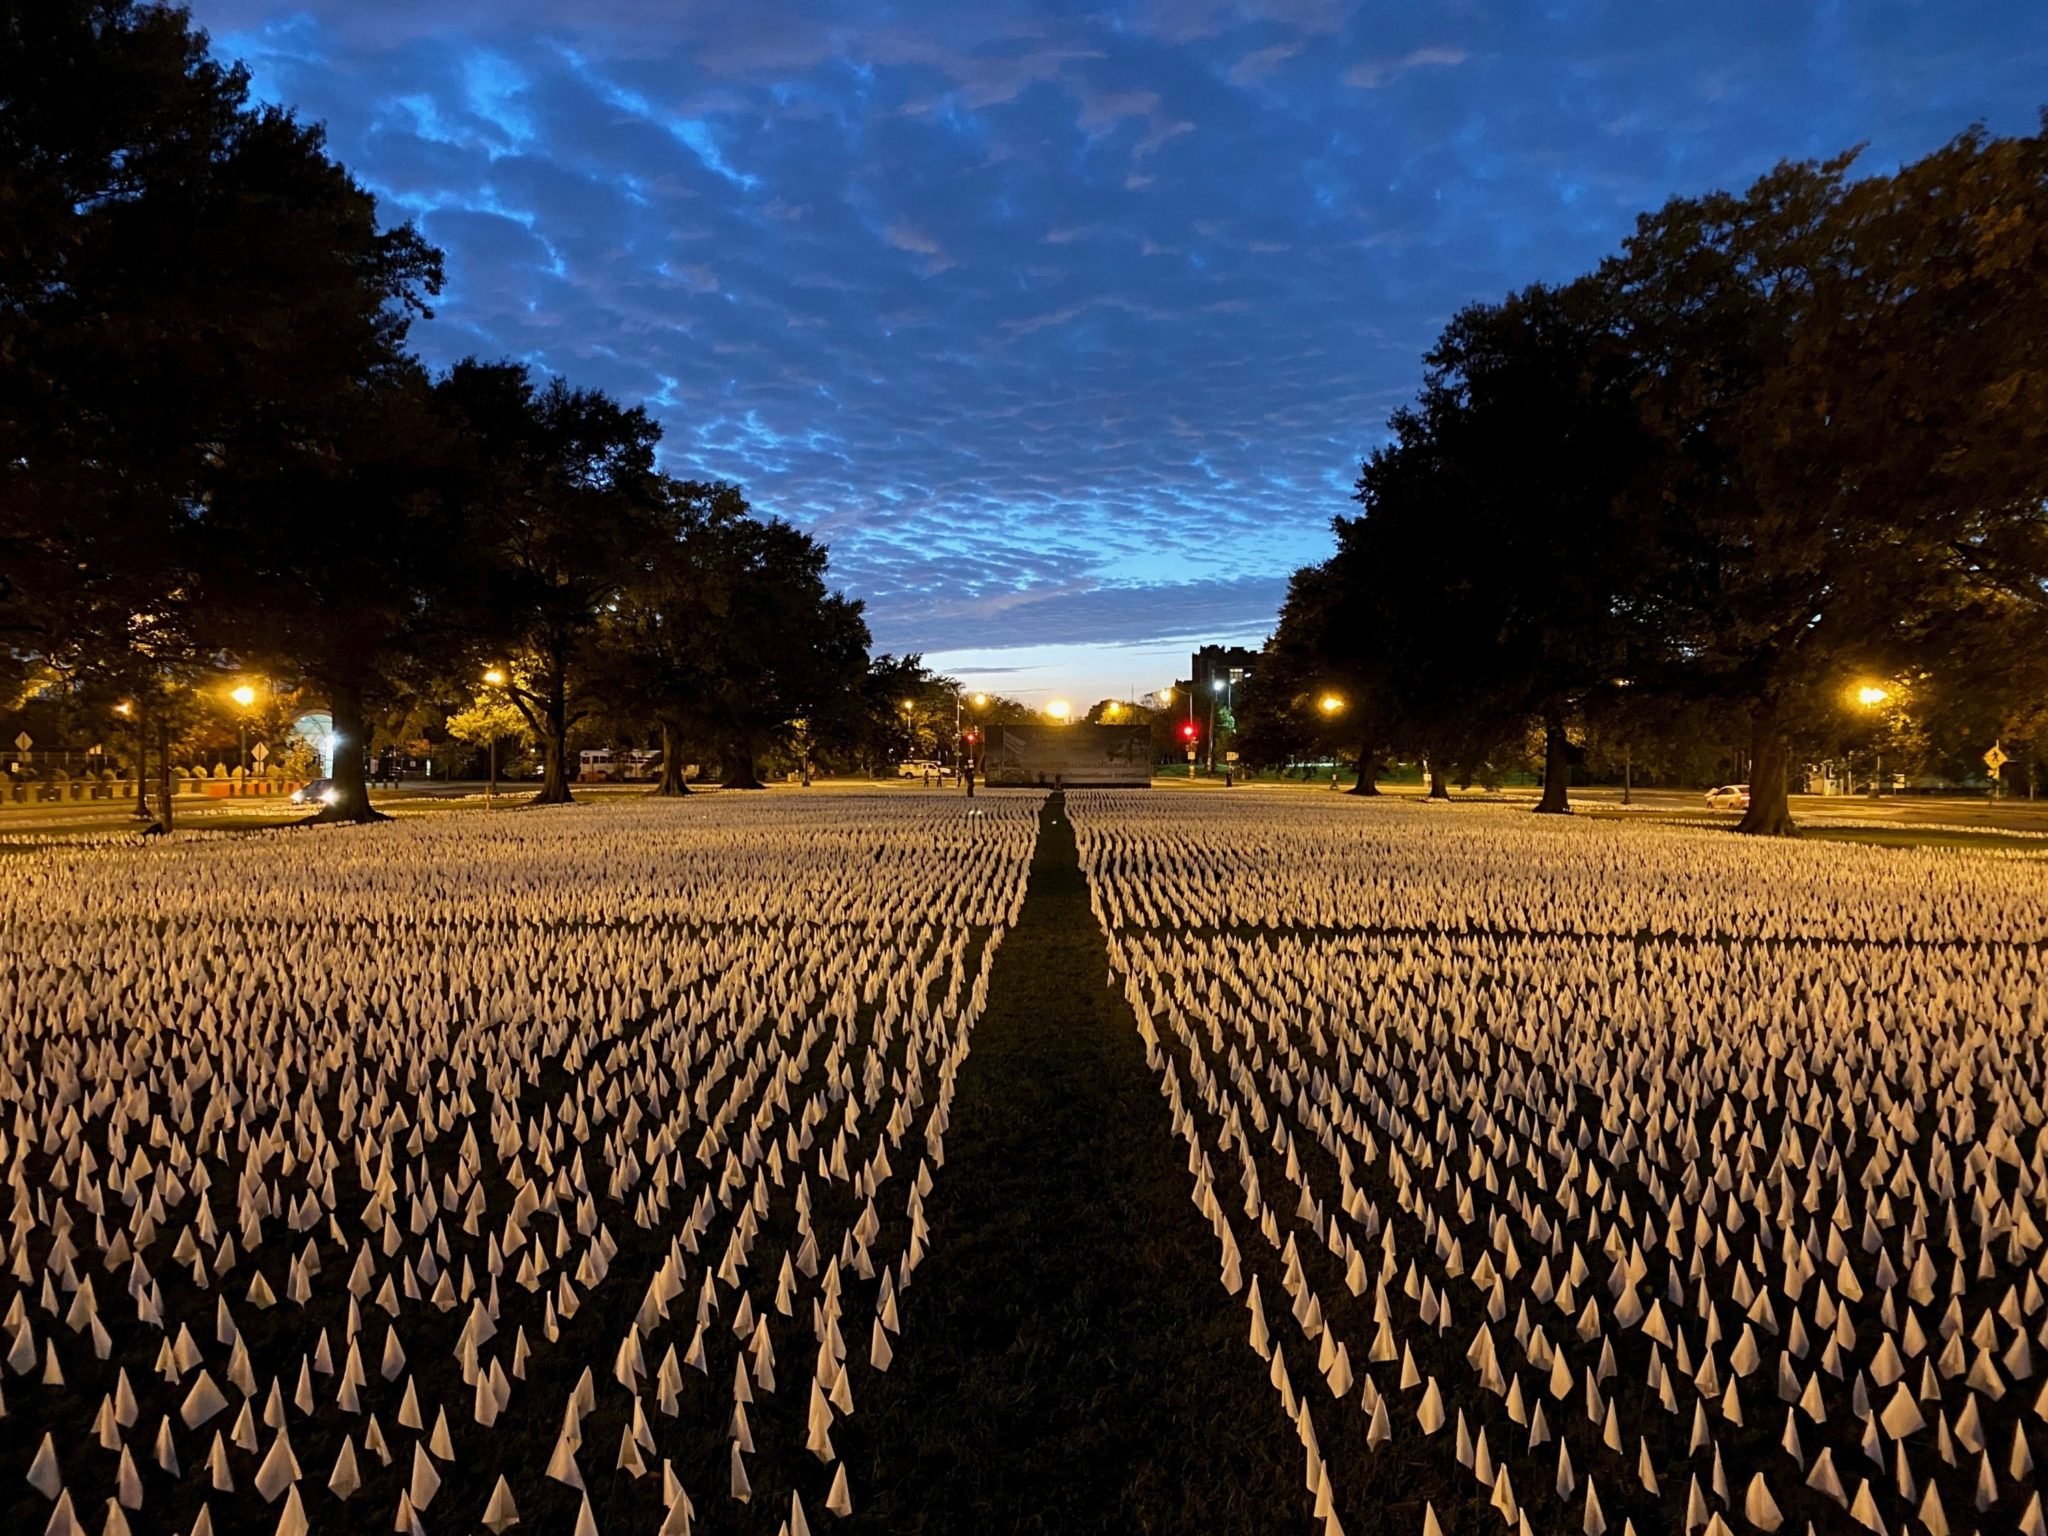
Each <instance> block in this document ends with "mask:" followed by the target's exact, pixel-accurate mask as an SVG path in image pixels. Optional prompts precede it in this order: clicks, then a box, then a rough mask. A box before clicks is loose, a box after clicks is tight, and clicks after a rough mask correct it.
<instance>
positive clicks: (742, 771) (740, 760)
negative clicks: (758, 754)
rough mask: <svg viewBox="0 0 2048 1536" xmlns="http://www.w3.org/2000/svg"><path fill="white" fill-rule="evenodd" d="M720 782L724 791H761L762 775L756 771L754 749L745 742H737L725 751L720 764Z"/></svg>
mask: <svg viewBox="0 0 2048 1536" xmlns="http://www.w3.org/2000/svg"><path fill="white" fill-rule="evenodd" d="M718 766H719V775H718V782H719V785H720V787H721V788H724V789H760V788H761V787H762V784H761V778H760V775H759V774H757V773H756V772H755V771H754V749H753V747H752V746H751V745H750V744H748V743H747V742H744V741H735V742H734V743H733V744H732V745H731V746H730V747H728V748H727V749H726V751H725V754H724V756H723V758H722V759H721V761H720V762H719V765H718Z"/></svg>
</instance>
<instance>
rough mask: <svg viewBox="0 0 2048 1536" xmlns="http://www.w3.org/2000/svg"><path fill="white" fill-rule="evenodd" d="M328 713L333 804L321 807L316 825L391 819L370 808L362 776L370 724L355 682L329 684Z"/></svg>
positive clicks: (314, 818)
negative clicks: (331, 737)
mask: <svg viewBox="0 0 2048 1536" xmlns="http://www.w3.org/2000/svg"><path fill="white" fill-rule="evenodd" d="M327 712H328V714H329V715H330V716H331V717H332V718H333V720H334V767H333V768H332V769H331V770H330V772H329V775H328V776H329V777H330V778H332V779H333V780H334V803H333V804H332V805H325V806H322V807H321V808H320V810H319V812H318V813H317V814H316V815H315V816H314V817H313V820H315V821H354V822H370V821H389V820H390V819H391V818H390V817H388V816H386V815H385V814H384V813H383V812H382V811H380V810H377V809H375V808H373V807H372V806H371V804H370V786H369V783H368V781H367V779H366V778H365V775H364V772H363V760H364V757H365V755H366V754H365V752H364V748H365V747H367V746H368V745H369V724H368V720H367V717H366V715H365V713H364V710H363V694H362V690H361V689H360V688H359V687H357V686H356V684H355V683H354V682H342V683H335V684H331V685H330V686H329V688H328V694H327Z"/></svg>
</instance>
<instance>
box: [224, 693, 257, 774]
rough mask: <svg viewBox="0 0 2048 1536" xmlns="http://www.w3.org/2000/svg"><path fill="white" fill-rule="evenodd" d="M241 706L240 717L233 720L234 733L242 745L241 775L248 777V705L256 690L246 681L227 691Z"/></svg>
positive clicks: (252, 700) (253, 700)
mask: <svg viewBox="0 0 2048 1536" xmlns="http://www.w3.org/2000/svg"><path fill="white" fill-rule="evenodd" d="M228 697H229V698H231V699H233V700H234V701H235V702H236V703H237V704H239V705H240V706H241V707H242V717H241V719H239V720H237V721H236V722H235V733H236V736H237V737H238V738H239V740H240V742H241V747H242V777H243V778H244V779H247V778H248V777H249V706H250V705H251V704H254V703H255V702H256V690H255V689H254V688H251V687H250V686H249V685H248V684H247V683H238V684H236V685H235V687H234V688H233V689H232V690H231V691H230V692H229V693H228Z"/></svg>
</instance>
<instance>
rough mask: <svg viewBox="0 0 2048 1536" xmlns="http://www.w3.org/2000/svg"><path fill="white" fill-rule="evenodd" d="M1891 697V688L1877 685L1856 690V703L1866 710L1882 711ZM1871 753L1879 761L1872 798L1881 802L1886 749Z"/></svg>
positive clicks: (1874, 749) (1868, 684)
mask: <svg viewBox="0 0 2048 1536" xmlns="http://www.w3.org/2000/svg"><path fill="white" fill-rule="evenodd" d="M1891 696H1892V695H1891V690H1890V689H1889V688H1880V687H1879V686H1878V685H1877V684H1875V683H1865V684H1863V685H1862V686H1861V687H1859V688H1858V689H1857V690H1856V702H1857V703H1858V704H1859V705H1861V706H1862V707H1863V708H1864V709H1866V710H1876V709H1882V708H1883V707H1884V706H1885V704H1886V703H1887V702H1888V701H1889V700H1890V699H1891ZM1871 751H1872V753H1873V754H1874V756H1875V757H1876V759H1877V761H1876V764H1875V772H1873V773H1872V774H1871V777H1870V798H1871V799H1873V800H1881V799H1883V798H1884V748H1883V746H1881V745H1879V746H1875V747H1873V748H1872V749H1871Z"/></svg>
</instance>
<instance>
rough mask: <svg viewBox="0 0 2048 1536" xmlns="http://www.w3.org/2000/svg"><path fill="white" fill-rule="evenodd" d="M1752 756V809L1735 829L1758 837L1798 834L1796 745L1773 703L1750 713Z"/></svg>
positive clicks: (1750, 785)
mask: <svg viewBox="0 0 2048 1536" xmlns="http://www.w3.org/2000/svg"><path fill="white" fill-rule="evenodd" d="M1749 756H1750V762H1749V809H1748V810H1746V811H1744V812H1743V813H1742V820H1741V821H1740V822H1738V823H1736V827H1735V830H1736V831H1738V832H1748V833H1750V834H1752V835H1754V836H1757V837H1797V836H1798V835H1799V828H1798V827H1797V826H1795V825H1794V824H1793V822H1792V805H1791V800H1790V794H1791V788H1792V784H1791V778H1792V747H1791V744H1790V743H1789V742H1787V741H1786V740H1785V733H1784V730H1783V729H1782V728H1781V727H1780V726H1779V724H1778V712H1777V710H1776V708H1774V707H1773V706H1772V705H1770V704H1759V705H1758V706H1757V707H1756V712H1755V713H1754V714H1753V715H1751V716H1750V753H1749Z"/></svg>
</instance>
